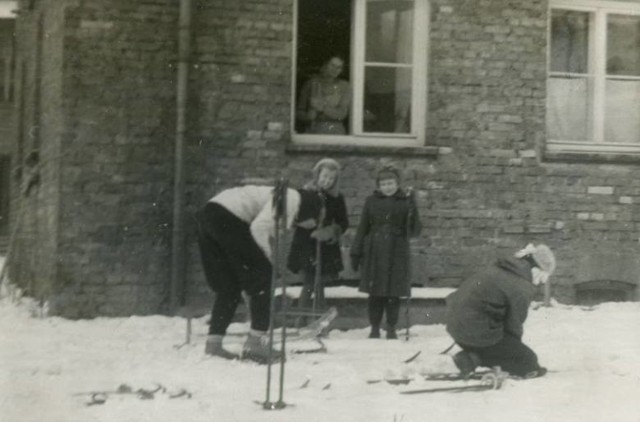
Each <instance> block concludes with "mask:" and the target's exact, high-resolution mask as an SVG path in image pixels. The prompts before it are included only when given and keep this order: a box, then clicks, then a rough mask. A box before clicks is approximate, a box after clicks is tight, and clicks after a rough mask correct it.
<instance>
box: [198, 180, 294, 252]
mask: <svg viewBox="0 0 640 422" xmlns="http://www.w3.org/2000/svg"><path fill="white" fill-rule="evenodd" d="M272 197H273V187H271V186H253V185H247V186H240V187H237V188H231V189H227V190H224V191H222V192H220V193H219V194H217V195H216V196H214V197H213V198H211V199H210V200H209V202H214V203H216V204H219V205H222V206H223V207H224V208H226V209H227V210H228V211H229V212H231V213H232V214H233V215H235V216H236V217H238V218H239V219H241V220H242V221H244V222H246V223H247V224H249V225H250V228H251V235H252V236H253V238H254V240H255V241H256V243H257V244H258V246H260V248H261V249H262V251H263V252H264V253H265V255H266V256H267V258H269V260H271V244H270V242H269V238H271V237H273V236H275V222H274V219H273V217H274V215H273V207H272V203H271V202H272V201H271V199H272ZM299 208H300V193H298V191H297V190H295V189H287V226H286V228H291V226H292V225H293V221H294V219H295V217H296V215H297V214H298V210H299Z"/></svg>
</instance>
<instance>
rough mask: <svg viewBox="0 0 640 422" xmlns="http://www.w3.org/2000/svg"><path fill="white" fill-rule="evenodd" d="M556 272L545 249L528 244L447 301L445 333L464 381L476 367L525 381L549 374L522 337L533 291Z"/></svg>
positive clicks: (472, 278)
mask: <svg viewBox="0 0 640 422" xmlns="http://www.w3.org/2000/svg"><path fill="white" fill-rule="evenodd" d="M555 267H556V261H555V257H554V255H553V252H552V251H551V249H549V247H547V246H546V245H542V244H540V245H537V246H534V245H532V244H529V245H527V247H526V248H524V249H523V250H521V251H518V252H517V253H516V254H515V255H514V257H512V258H505V259H498V260H497V261H496V262H495V263H494V264H493V265H491V266H490V267H489V268H487V269H485V270H484V271H482V272H480V273H478V274H476V275H473V276H471V277H470V278H468V279H467V280H465V281H464V282H463V283H462V285H461V286H460V287H459V288H458V290H456V291H455V292H454V293H452V294H450V295H449V296H448V297H447V314H446V324H447V331H448V332H449V334H450V335H451V337H453V339H454V340H455V342H456V343H457V344H458V345H459V346H460V347H461V348H462V351H461V352H459V353H457V354H456V355H454V356H453V361H454V363H455V364H456V366H457V367H458V369H459V370H460V372H461V375H462V376H464V377H467V376H469V375H470V374H471V373H472V372H473V371H474V370H475V369H476V367H478V366H486V367H494V366H500V367H501V369H502V370H503V371H506V372H509V374H511V375H515V376H518V377H523V378H534V377H539V376H542V375H544V374H545V373H546V372H547V370H546V369H545V368H543V367H541V366H540V364H539V363H538V357H537V355H536V354H535V352H534V351H533V350H531V349H530V348H529V347H528V346H527V345H525V344H524V343H523V342H522V335H523V324H524V322H525V320H526V319H527V312H528V310H529V305H530V304H531V301H532V300H533V297H534V295H535V293H536V286H537V285H538V284H541V283H546V282H547V280H548V278H549V277H550V276H551V274H552V273H553V271H554V270H555Z"/></svg>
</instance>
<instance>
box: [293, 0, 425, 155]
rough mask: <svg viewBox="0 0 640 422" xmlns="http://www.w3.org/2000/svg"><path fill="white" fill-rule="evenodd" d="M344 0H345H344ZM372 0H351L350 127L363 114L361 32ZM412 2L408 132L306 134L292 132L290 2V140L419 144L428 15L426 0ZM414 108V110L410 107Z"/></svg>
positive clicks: (295, 40) (295, 44)
mask: <svg viewBox="0 0 640 422" xmlns="http://www.w3.org/2000/svg"><path fill="white" fill-rule="evenodd" d="M345 1H346V0H345ZM367 1H376V0H351V8H352V12H351V13H352V15H351V16H352V22H351V57H350V58H349V60H350V69H351V74H350V84H351V93H352V100H351V105H350V110H349V116H350V117H351V118H350V121H351V122H350V126H351V128H350V131H351V132H353V128H354V127H356V125H354V122H355V121H357V119H360V121H362V117H363V114H364V99H363V98H364V97H363V96H364V69H365V64H366V62H365V60H364V53H365V48H364V47H365V33H366V23H365V19H366V3H367ZM412 1H413V3H414V21H413V52H412V54H413V69H412V78H411V79H412V90H411V93H412V99H411V110H412V113H411V128H412V133H410V134H404V133H350V134H347V135H326V134H306V133H296V132H295V125H294V124H293V122H295V119H296V104H297V94H298V93H297V92H296V78H297V74H296V64H297V60H298V57H297V47H298V7H299V6H298V2H299V0H294V2H293V27H292V35H293V37H292V43H291V44H292V49H293V51H292V61H291V69H292V73H291V74H292V78H291V116H290V117H291V122H292V124H291V140H292V142H293V143H294V144H298V145H338V146H344V145H346V146H377V147H422V146H424V145H425V141H426V126H427V86H428V85H427V80H428V77H427V69H428V51H429V37H428V34H429V15H430V7H429V1H428V0H412ZM414 110H415V111H414Z"/></svg>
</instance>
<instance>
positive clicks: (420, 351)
mask: <svg viewBox="0 0 640 422" xmlns="http://www.w3.org/2000/svg"><path fill="white" fill-rule="evenodd" d="M420 353H422V350H418V351H417V352H416V353H414V354H413V355H411V356H410V357H409V358H408V359H405V360H403V362H404V363H411V362H413V361H414V360H416V358H417V357H418V356H420Z"/></svg>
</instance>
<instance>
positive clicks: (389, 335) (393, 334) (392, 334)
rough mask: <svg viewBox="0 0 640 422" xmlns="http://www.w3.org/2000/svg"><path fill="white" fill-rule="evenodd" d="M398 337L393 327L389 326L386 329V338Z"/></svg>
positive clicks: (393, 338)
mask: <svg viewBox="0 0 640 422" xmlns="http://www.w3.org/2000/svg"><path fill="white" fill-rule="evenodd" d="M397 338H398V333H396V330H395V329H394V328H389V329H388V330H387V340H396V339H397Z"/></svg>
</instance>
